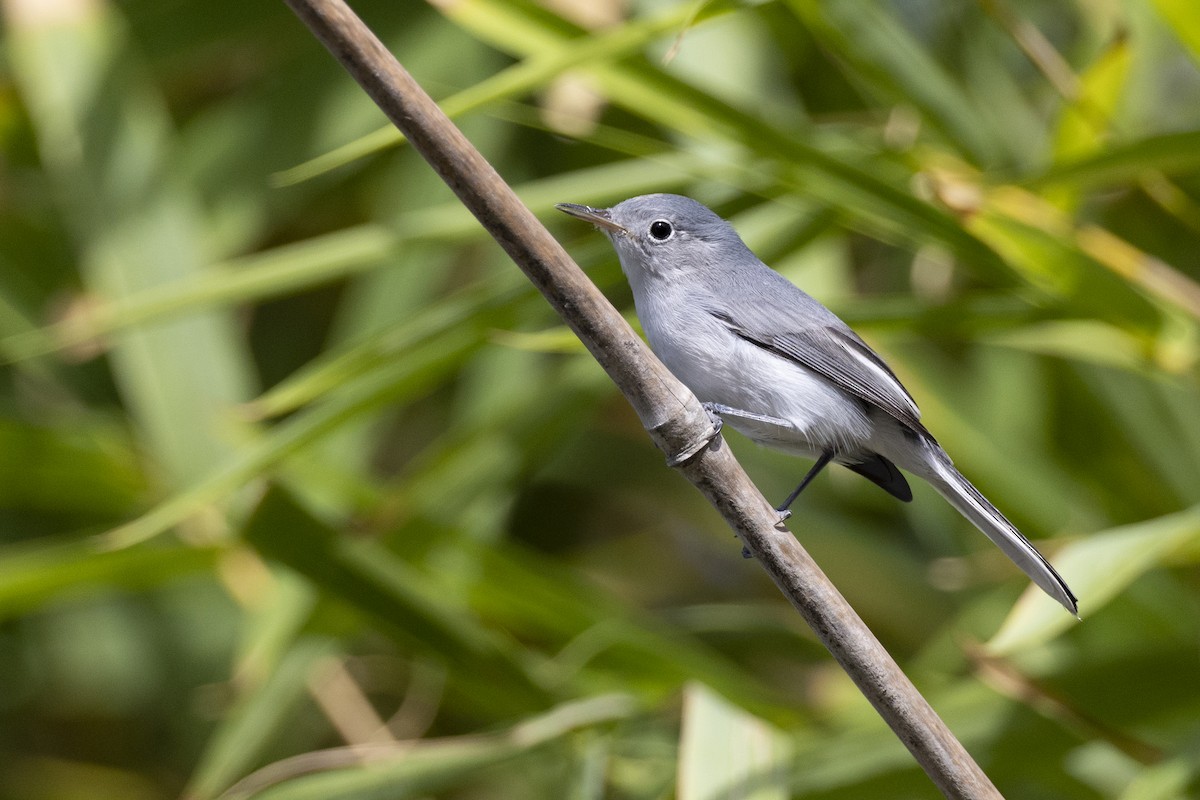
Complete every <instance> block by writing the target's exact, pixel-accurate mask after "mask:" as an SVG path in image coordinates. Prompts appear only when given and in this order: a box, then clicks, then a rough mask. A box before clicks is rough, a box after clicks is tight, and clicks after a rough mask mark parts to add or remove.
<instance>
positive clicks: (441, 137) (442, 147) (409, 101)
mask: <svg viewBox="0 0 1200 800" xmlns="http://www.w3.org/2000/svg"><path fill="white" fill-rule="evenodd" d="M285 2H287V4H288V5H289V6H290V7H291V8H292V10H293V11H294V12H295V13H296V15H297V16H298V17H300V19H301V20H302V21H303V22H304V24H305V25H307V26H308V27H309V29H310V30H311V31H312V32H313V34H314V35H315V36H316V37H317V38H318V39H319V40H320V41H321V42H322V43H323V44H324V45H325V46H326V48H328V49H329V51H330V52H331V53H333V55H334V56H335V57H336V58H337V59H338V61H340V62H341V64H342V66H343V67H344V68H345V69H346V70H347V71H348V72H349V73H350V74H351V75H352V76H353V77H354V79H355V80H356V81H358V83H359V84H360V85H361V86H362V87H363V89H364V90H365V91H366V92H367V94H368V95H370V96H371V98H372V99H373V100H374V101H375V102H376V104H378V106H379V107H380V109H382V110H383V112H384V113H385V114H386V115H387V116H388V118H389V119H391V121H392V122H393V123H394V124H395V125H396V127H397V128H399V129H400V131H401V133H403V134H404V135H405V136H406V137H407V138H408V140H409V142H410V143H411V144H412V146H413V147H414V148H415V149H416V150H417V151H418V152H419V153H420V154H421V156H422V157H424V158H425V160H426V161H428V162H429V164H430V165H431V166H432V167H433V168H434V170H435V171H436V172H437V173H438V174H439V175H440V176H441V177H442V179H443V180H444V181H445V182H446V184H447V185H448V186H449V187H450V188H451V189H452V190H453V191H454V193H455V194H457V195H458V197H459V199H460V200H461V201H462V202H463V204H464V205H465V206H466V207H467V208H468V209H470V211H471V213H473V214H474V215H475V216H476V217H477V218H478V219H479V221H480V223H481V224H482V225H483V226H484V228H486V229H487V231H488V232H489V233H490V234H491V235H492V236H493V237H494V238H495V239H496V241H497V242H498V243H499V244H500V246H501V247H503V248H504V250H505V252H507V253H508V255H509V256H510V257H511V258H512V260H513V261H514V262H516V264H517V266H519V267H520V268H521V269H522V271H524V272H525V274H526V275H527V276H528V277H529V279H530V281H532V282H533V284H534V285H535V286H536V287H537V288H538V289H539V290H540V291H541V292H542V294H543V295H545V297H546V299H547V300H548V301H549V302H550V304H551V305H552V306H553V307H554V308H555V310H556V311H558V313H559V314H560V315H561V316H562V318H563V319H564V320H565V321H566V323H567V324H568V325H569V326H570V327H571V329H572V330H574V331H575V333H576V334H577V335H578V336H579V338H580V339H581V340H582V341H583V343H584V345H586V346H587V348H588V350H589V351H590V352H591V353H592V355H593V356H595V358H596V360H597V361H599V363H600V365H601V366H602V367H603V368H604V370H605V371H606V372H607V373H608V374H609V376H610V377H611V378H612V379H613V381H614V382H615V383H616V384H617V386H618V387H619V388H620V389H621V391H622V393H624V395H625V397H626V398H627V399H628V400H629V403H630V404H631V405H632V406H633V408H634V409H635V410H636V411H637V414H638V416H639V417H640V419H641V421H642V424H643V425H644V426H645V428H646V430H647V431H648V432H649V434H650V436H651V438H652V439H653V440H654V442H655V444H657V445H658V447H659V448H660V449H661V450H662V451H663V452H665V453H668V454H673V453H683V452H689V450H690V449H694V448H695V445H696V443H697V442H700V441H703V440H705V439H707V438H708V437H711V435H712V425H711V422H710V420H709V417H708V414H707V412H705V411H704V409H703V408H702V407H701V405H700V403H699V401H697V400H696V398H695V397H694V396H693V395H692V393H691V392H690V391H688V389H687V388H686V387H685V386H683V384H681V383H680V382H679V381H678V380H677V379H676V378H675V377H674V376H673V375H671V373H670V372H668V371H667V369H666V368H665V367H664V366H663V365H662V363H661V362H659V361H658V359H657V358H655V357H654V355H653V354H652V353H651V352H650V350H649V349H648V348H647V347H646V345H645V344H644V343H643V342H642V340H641V339H640V338H638V336H637V334H636V333H634V331H633V330H632V329H631V328H630V327H629V325H627V324H626V323H625V320H624V319H622V317H621V315H620V313H618V312H617V310H616V309H615V308H613V307H612V305H611V304H610V303H609V302H608V300H607V299H606V298H605V297H604V295H603V294H601V293H600V291H599V290H598V289H597V288H596V287H595V286H594V285H593V284H592V282H591V281H590V280H588V278H587V277H586V276H585V275H584V274H583V271H582V270H580V269H579V267H578V266H576V264H575V263H574V262H573V261H572V260H571V258H570V257H569V256H568V255H567V253H566V251H564V250H563V249H562V247H561V246H560V245H559V244H558V242H557V241H556V240H555V239H554V237H553V236H551V235H550V233H549V231H547V230H546V229H545V227H543V226H542V224H541V223H540V222H538V220H537V218H536V217H534V216H533V214H532V212H530V211H529V209H527V208H526V207H525V205H524V204H523V203H521V201H520V200H519V199H518V198H517V196H516V195H515V194H514V193H513V191H512V189H511V188H510V187H509V186H508V185H507V184H506V183H505V182H504V180H503V179H502V178H501V177H500V176H499V175H498V174H497V173H496V171H495V169H493V168H492V166H491V164H489V163H488V162H487V161H486V160H485V159H484V158H483V156H482V155H480V154H479V152H478V151H477V150H476V149H475V148H474V147H473V146H472V145H471V143H470V142H468V141H467V139H466V138H465V137H464V136H463V135H462V133H461V132H460V131H459V130H458V129H457V128H456V127H455V126H454V124H453V123H451V122H450V120H449V118H448V117H446V115H445V114H443V113H442V112H441V110H440V109H439V108H438V106H437V104H436V103H434V102H433V100H431V99H430V98H429V96H428V95H426V94H425V92H424V91H422V90H421V88H420V86H418V85H417V84H416V82H415V81H414V80H413V79H412V77H411V76H409V74H408V73H407V72H406V71H405V70H404V68H403V67H402V66H401V65H400V63H399V62H398V61H396V59H395V58H393V57H392V55H391V53H389V52H388V51H387V50H386V49H385V48H384V47H383V45H382V44H381V43H380V42H379V40H378V39H377V38H376V37H375V36H374V34H372V33H371V31H370V30H369V29H368V28H367V27H366V26H365V25H364V24H363V22H362V21H361V20H359V19H358V18H357V17H356V16H355V15H354V13H353V12H352V11H351V10H350V9H349V8H348V7H347V6H346V5H345V3H343V2H341V0H285ZM679 470H680V471H681V472H682V473H683V474H684V476H686V477H687V478H688V480H690V481H691V482H692V483H693V484H695V485H696V487H697V488H699V489H700V491H701V492H703V493H704V495H705V497H707V498H708V500H709V501H710V502H711V503H712V504H713V506H714V507H715V508H716V509H717V510H718V511H719V512H720V513H721V515H722V516H723V517H724V518H725V520H726V521H727V522H728V523H729V525H730V527H731V528H733V530H734V532H736V533H737V535H738V536H739V537H741V539H742V541H743V543H745V545H746V546H747V547H748V548H749V549H750V551H751V552H752V553H753V554H754V556H755V557H756V558H757V559H758V562H759V563H760V564H761V565H762V566H763V568H764V569H765V570H767V572H768V573H769V574H770V576H771V578H772V580H774V581H775V584H776V585H777V586H778V587H779V588H780V590H781V591H782V592H783V593H784V595H786V596H787V598H788V600H790V601H791V603H792V605H793V606H795V608H796V609H797V610H798V611H799V612H800V614H801V615H802V616H803V617H804V619H805V621H806V622H807V623H808V624H809V626H810V627H812V629H813V631H814V632H815V633H816V635H817V636H818V637H819V638H820V640H821V641H822V642H823V643H824V644H825V646H826V647H827V648H828V649H829V652H830V653H832V654H833V656H834V658H835V659H837V661H838V663H839V664H841V665H842V668H843V669H844V670H845V671H846V673H847V674H848V675H849V676H850V678H851V679H852V680H853V681H854V682H855V684H856V685H857V686H858V687H859V689H860V691H862V693H863V694H864V695H865V696H866V697H867V699H868V700H869V701H870V702H871V704H872V705H873V706H874V707H875V708H876V710H877V711H878V712H879V714H880V716H882V717H883V718H884V720H885V721H886V722H887V723H888V725H890V726H891V728H892V730H893V731H895V733H896V735H897V736H898V737H899V738H900V740H901V741H902V742H904V744H905V746H907V747H908V749H909V750H910V751H911V752H912V754H913V756H914V757H915V758H916V760H917V761H918V762H919V763H920V765H921V766H922V768H923V769H924V770H925V771H926V773H927V774H928V775H929V777H930V778H931V779H932V780H933V782H934V783H935V784H936V785H937V786H938V788H939V789H941V791H942V793H943V794H945V795H946V796H947V797H952V798H972V800H974V799H976V798H997V797H1000V794H999V792H998V791H997V790H996V788H995V787H994V786H993V785H992V783H991V781H990V780H988V777H987V776H986V775H985V774H984V773H983V771H982V770H981V769H980V768H979V766H978V765H977V764H976V763H975V762H974V760H972V758H971V756H970V755H969V754H968V753H967V751H966V750H965V749H964V748H963V746H962V744H961V743H959V741H958V740H957V739H956V738H955V737H954V735H953V734H952V733H951V732H950V730H949V729H948V728H947V727H946V725H945V723H943V722H942V720H941V719H940V718H939V717H938V716H937V713H936V712H934V710H933V709H932V708H931V707H930V705H929V703H928V702H927V701H926V700H925V698H924V697H922V696H921V694H920V693H919V692H918V691H917V690H916V688H915V687H914V686H913V685H912V682H911V681H909V680H908V678H907V677H906V676H905V675H904V673H903V672H902V671H901V670H900V668H899V666H897V665H896V662H895V661H893V660H892V658H891V656H890V655H888V653H887V651H886V650H884V649H883V646H882V645H880V644H879V642H878V640H877V639H876V638H875V637H874V635H873V634H872V633H871V631H870V629H868V628H867V626H866V625H865V624H863V622H862V620H861V619H859V618H858V615H857V614H855V613H854V610H853V609H852V608H850V605H849V604H848V603H847V602H846V600H845V599H844V598H843V597H842V596H841V595H840V594H839V593H838V591H837V589H836V588H835V587H834V586H833V584H832V583H830V582H829V579H828V578H826V577H825V575H824V573H822V572H821V570H820V568H819V567H818V566H817V565H816V563H815V562H814V561H813V560H812V558H811V557H810V556H809V555H808V553H807V552H806V551H805V550H804V549H803V548H802V547H801V546H800V545H799V543H798V542H797V541H796V539H795V537H794V536H792V535H791V533H790V532H788V530H787V529H786V528H785V527H784V526H783V525H782V524H781V523H779V522H778V520H779V514H778V512H777V511H775V509H773V508H772V507H771V505H770V503H768V502H767V501H766V499H765V498H764V497H763V496H762V493H761V492H759V491H758V489H757V488H756V487H755V486H754V484H753V483H752V482H751V481H750V479H749V477H747V475H746V473H745V471H744V470H743V469H742V468H741V466H740V465H739V464H738V463H737V461H736V460H735V459H734V458H733V455H732V454H731V453H730V451H729V448H728V447H726V446H725V445H724V443H723V442H722V441H721V439H720V438H719V437H718V438H716V439H715V440H714V441H713V444H712V446H709V447H703V448H701V449H700V450H699V453H698V455H697V456H696V457H695V458H692V459H690V460H688V461H686V462H685V463H683V464H681V465H680V466H679Z"/></svg>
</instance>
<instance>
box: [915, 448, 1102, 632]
mask: <svg viewBox="0 0 1200 800" xmlns="http://www.w3.org/2000/svg"><path fill="white" fill-rule="evenodd" d="M931 450H933V451H934V452H932V453H931V458H930V461H931V462H932V463H930V465H929V466H930V467H932V469H933V474H932V475H931V476H930V477H929V482H930V483H931V484H932V485H933V487H934V488H935V489H937V490H938V492H939V493H940V494H941V495H942V497H945V498H946V500H947V501H949V503H950V505H952V506H954V507H955V508H957V509H958V511H959V513H961V514H962V515H963V516H964V517H966V518H967V519H969V520H970V521H971V523H972V524H973V525H974V526H975V527H976V528H979V530H981V531H983V533H984V535H986V536H987V537H988V538H989V539H991V540H992V541H993V542H995V543H996V546H997V547H999V548H1000V549H1001V550H1003V551H1004V554H1005V555H1006V556H1008V557H1009V558H1011V559H1012V561H1013V563H1014V564H1016V565H1017V566H1018V567H1020V568H1021V570H1022V571H1023V572H1024V573H1025V574H1026V575H1028V576H1029V577H1030V578H1032V579H1033V582H1034V583H1036V584H1037V585H1038V586H1040V587H1042V590H1043V591H1044V592H1045V593H1046V594H1048V595H1050V596H1051V597H1053V598H1054V599H1055V600H1057V601H1058V602H1060V603H1062V605H1063V607H1064V608H1066V609H1067V611H1070V612H1071V613H1072V614H1074V615H1075V616H1079V607H1078V603H1077V601H1076V598H1075V595H1074V594H1073V593H1072V592H1071V589H1070V587H1069V586H1067V582H1066V581H1064V580H1063V579H1062V576H1060V575H1059V574H1058V573H1057V572H1055V571H1054V567H1052V566H1050V562H1049V561H1047V560H1046V559H1045V558H1044V557H1043V556H1042V554H1041V553H1039V552H1038V551H1037V548H1035V547H1034V546H1033V545H1032V544H1030V543H1029V540H1028V539H1026V538H1025V537H1024V536H1023V535H1022V534H1021V532H1020V531H1019V530H1017V528H1016V526H1015V525H1013V524H1012V523H1011V522H1009V521H1008V520H1007V519H1005V517H1004V515H1003V514H1001V513H1000V512H999V511H998V510H997V509H996V507H995V506H994V505H992V504H991V503H990V502H988V499H987V498H986V497H984V496H983V495H982V494H981V493H980V491H979V490H978V489H976V488H975V487H974V486H972V485H971V482H970V481H968V480H967V479H966V478H964V477H963V476H962V475H961V474H960V473H959V471H958V470H957V469H955V468H954V465H953V464H952V463H951V462H950V457H949V456H947V455H946V453H945V452H944V451H943V450H942V449H941V448H940V447H938V446H937V445H933V447H932V448H931Z"/></svg>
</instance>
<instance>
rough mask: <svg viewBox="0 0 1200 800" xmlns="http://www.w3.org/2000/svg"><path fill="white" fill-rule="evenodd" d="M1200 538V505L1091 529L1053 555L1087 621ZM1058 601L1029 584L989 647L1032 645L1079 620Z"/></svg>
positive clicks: (1001, 650) (1000, 650) (1004, 649)
mask: <svg viewBox="0 0 1200 800" xmlns="http://www.w3.org/2000/svg"><path fill="white" fill-rule="evenodd" d="M1197 538H1200V509H1189V510H1187V511H1183V512H1180V513H1178V514H1172V515H1170V516H1166V517H1160V518H1159V519H1153V520H1148V521H1146V522H1141V523H1138V524H1136V525H1126V526H1124V527H1121V528H1114V529H1112V530H1109V531H1104V532H1102V533H1096V534H1092V535H1090V536H1088V537H1087V538H1086V539H1081V540H1080V541H1078V542H1074V543H1072V544H1070V545H1068V546H1067V547H1064V548H1063V549H1062V550H1060V551H1059V552H1058V553H1057V554H1055V556H1054V559H1053V560H1054V564H1055V567H1056V569H1058V571H1059V572H1060V573H1061V574H1062V575H1063V576H1065V577H1066V579H1067V580H1068V581H1069V582H1070V584H1071V588H1072V589H1074V590H1075V593H1076V594H1077V595H1078V596H1079V598H1080V601H1079V609H1080V611H1079V613H1080V616H1081V617H1082V618H1083V619H1084V623H1083V624H1086V622H1087V620H1088V618H1090V617H1092V616H1094V615H1095V614H1096V613H1097V612H1098V611H1099V610H1100V609H1102V608H1104V606H1105V605H1106V604H1107V603H1108V602H1109V601H1110V600H1112V599H1113V598H1114V597H1116V596H1117V595H1118V594H1120V593H1121V591H1122V590H1124V589H1125V588H1126V587H1127V586H1129V584H1131V583H1133V582H1134V581H1135V580H1137V579H1138V578H1140V577H1141V576H1142V575H1143V574H1145V573H1146V572H1147V571H1149V570H1151V569H1154V568H1155V567H1158V566H1160V565H1162V563H1163V561H1164V560H1166V559H1167V558H1169V557H1170V556H1171V555H1172V554H1173V553H1175V552H1176V551H1178V550H1179V549H1180V548H1183V547H1185V546H1187V545H1188V544H1189V543H1192V542H1195V541H1196V539H1197ZM1053 605H1054V604H1053V602H1052V601H1049V600H1048V599H1047V598H1046V597H1044V596H1043V595H1042V594H1041V593H1040V591H1039V590H1038V589H1037V587H1030V588H1029V589H1027V590H1026V592H1025V594H1024V595H1022V597H1021V599H1020V600H1019V601H1018V602H1017V604H1016V606H1014V607H1013V610H1012V613H1010V614H1009V615H1008V618H1007V619H1006V620H1005V621H1004V625H1003V626H1001V628H1000V630H999V631H997V632H996V635H995V636H993V637H992V639H991V640H990V641H989V642H988V644H987V646H988V649H989V650H990V651H991V652H992V653H995V654H996V655H1009V654H1012V653H1017V652H1020V651H1023V650H1029V649H1031V648H1033V647H1036V646H1037V645H1040V644H1044V643H1046V642H1048V641H1050V640H1051V639H1053V638H1054V637H1056V636H1058V635H1059V634H1061V633H1062V632H1063V631H1065V630H1067V629H1068V628H1071V627H1072V626H1074V625H1076V624H1078V623H1076V622H1075V620H1072V619H1071V618H1070V617H1068V616H1064V615H1063V614H1062V613H1061V611H1060V610H1058V609H1055V608H1053Z"/></svg>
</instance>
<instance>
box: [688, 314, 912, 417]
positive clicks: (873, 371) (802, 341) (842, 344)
mask: <svg viewBox="0 0 1200 800" xmlns="http://www.w3.org/2000/svg"><path fill="white" fill-rule="evenodd" d="M806 299H808V298H807V297H806ZM810 302H814V303H815V301H811V300H810ZM708 313H709V314H711V315H712V316H714V317H716V318H717V319H719V320H720V321H721V322H723V323H724V324H725V325H726V327H728V328H729V330H730V331H731V332H732V333H733V334H734V335H736V336H738V337H739V338H741V339H744V340H745V341H747V342H750V343H751V344H754V345H757V346H758V347H761V348H763V349H764V350H766V351H768V352H771V353H774V354H775V355H777V356H780V357H782V358H786V359H788V360H789V361H794V362H796V363H797V364H799V365H800V366H802V367H804V368H805V369H808V370H811V371H813V372H815V373H817V374H818V375H821V376H822V377H824V378H825V379H826V380H828V381H829V382H830V383H832V384H833V385H835V386H837V387H838V388H839V389H841V390H843V391H844V392H846V393H847V394H850V395H851V396H853V397H857V398H858V399H860V400H862V401H863V402H865V403H868V404H870V405H872V406H875V407H876V408H879V409H881V410H882V411H884V412H886V413H887V414H888V415H889V416H891V417H893V418H894V419H895V420H896V421H898V422H899V423H900V424H902V425H904V426H905V427H906V428H908V429H909V430H911V431H913V432H914V433H916V434H919V435H920V436H922V437H926V438H932V437H931V436H930V434H929V431H927V430H925V426H924V425H922V424H921V411H920V410H919V409H918V408H917V404H916V402H915V401H914V400H913V399H912V396H911V395H910V394H909V393H908V390H906V389H905V388H904V386H903V385H901V383H900V380H899V379H898V378H897V377H896V374H895V373H894V372H892V370H891V369H890V368H889V367H888V365H887V364H885V363H884V362H883V359H881V358H880V357H879V356H878V355H877V354H876V353H875V351H874V350H872V349H871V348H870V346H868V345H867V343H866V342H864V341H863V340H862V339H860V338H859V337H858V335H857V334H855V333H854V331H852V330H850V329H849V328H847V327H844V324H842V323H840V321H839V324H837V325H832V324H823V325H817V326H813V327H807V328H802V329H799V330H792V331H788V332H785V333H766V332H764V331H762V330H755V329H754V328H753V327H751V326H749V325H746V324H744V322H740V321H738V320H735V319H733V318H732V317H731V316H730V315H729V314H727V313H725V312H723V311H714V310H712V309H709V310H708ZM826 313H828V312H826ZM830 317H832V315H831V314H830ZM833 320H836V317H833Z"/></svg>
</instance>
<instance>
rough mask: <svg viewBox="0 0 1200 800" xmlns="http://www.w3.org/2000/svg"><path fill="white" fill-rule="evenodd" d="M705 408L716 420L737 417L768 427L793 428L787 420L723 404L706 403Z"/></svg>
mask: <svg viewBox="0 0 1200 800" xmlns="http://www.w3.org/2000/svg"><path fill="white" fill-rule="evenodd" d="M704 408H705V410H706V411H708V414H709V416H711V417H714V418H716V419H720V418H721V417H736V418H738V419H745V420H750V421H751V422H765V423H766V424H767V425H777V426H779V427H781V428H790V427H792V423H790V422H788V421H787V420H786V419H780V418H779V417H770V416H767V415H766V414H755V413H754V412H753V411H743V410H742V409H740V408H734V407H733V406H727V405H722V404H721V403H705V404H704Z"/></svg>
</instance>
